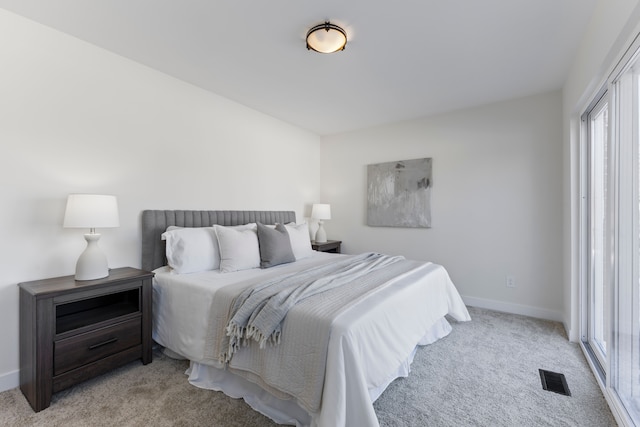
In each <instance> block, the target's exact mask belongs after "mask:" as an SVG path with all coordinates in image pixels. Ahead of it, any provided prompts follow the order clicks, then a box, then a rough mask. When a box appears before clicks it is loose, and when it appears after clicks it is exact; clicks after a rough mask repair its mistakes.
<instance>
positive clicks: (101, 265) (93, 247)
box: [75, 233, 109, 280]
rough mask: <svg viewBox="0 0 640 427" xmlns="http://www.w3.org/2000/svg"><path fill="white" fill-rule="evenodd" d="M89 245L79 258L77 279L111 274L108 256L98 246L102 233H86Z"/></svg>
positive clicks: (88, 278) (96, 277) (100, 277)
mask: <svg viewBox="0 0 640 427" xmlns="http://www.w3.org/2000/svg"><path fill="white" fill-rule="evenodd" d="M84 238H85V240H86V241H87V247H86V248H85V250H84V252H82V254H81V255H80V258H78V262H77V263H76V276H75V279H76V280H95V279H102V278H103V277H107V276H108V275H109V266H108V264H107V257H106V256H105V255H104V253H103V252H102V250H100V247H99V246H98V240H100V234H98V233H93V234H85V235H84Z"/></svg>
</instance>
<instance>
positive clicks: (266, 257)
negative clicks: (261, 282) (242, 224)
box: [258, 223, 296, 268]
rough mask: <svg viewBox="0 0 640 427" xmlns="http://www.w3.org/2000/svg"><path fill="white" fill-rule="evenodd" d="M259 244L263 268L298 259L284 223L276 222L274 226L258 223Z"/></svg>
mask: <svg viewBox="0 0 640 427" xmlns="http://www.w3.org/2000/svg"><path fill="white" fill-rule="evenodd" d="M258 244H259V245H260V267H261V268H269V267H273V266H276V265H280V264H286V263H288V262H294V261H295V260H296V257H295V256H293V251H292V250H291V240H289V233H287V229H286V228H285V226H284V225H282V224H276V225H275V227H273V228H272V227H270V226H268V225H264V224H260V223H258Z"/></svg>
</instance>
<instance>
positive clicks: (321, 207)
mask: <svg viewBox="0 0 640 427" xmlns="http://www.w3.org/2000/svg"><path fill="white" fill-rule="evenodd" d="M311 218H314V219H331V205H329V204H326V203H314V205H313V207H312V208H311Z"/></svg>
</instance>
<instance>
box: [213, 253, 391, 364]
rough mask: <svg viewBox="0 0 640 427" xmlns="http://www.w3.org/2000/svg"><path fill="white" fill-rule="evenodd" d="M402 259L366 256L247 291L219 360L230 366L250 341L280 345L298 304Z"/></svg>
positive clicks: (236, 305) (238, 301) (240, 298)
mask: <svg viewBox="0 0 640 427" xmlns="http://www.w3.org/2000/svg"><path fill="white" fill-rule="evenodd" d="M401 260H404V257H401V256H394V257H392V256H388V255H383V254H377V253H364V254H361V255H355V256H349V257H345V258H344V259H341V260H339V261H337V262H335V263H331V264H327V265H321V266H318V267H314V268H311V269H308V270H305V271H302V272H297V273H293V274H289V275H285V276H280V277H277V278H275V279H272V280H269V281H266V282H264V283H261V284H259V285H257V286H253V287H249V288H247V289H245V290H244V291H243V292H242V293H241V294H240V295H239V296H238V297H237V298H236V299H235V301H234V303H233V306H232V307H231V311H230V316H229V317H230V320H229V322H228V323H227V327H226V335H227V336H226V337H225V338H223V340H228V343H223V344H222V349H223V353H222V354H221V355H220V361H221V362H223V363H229V361H230V360H231V358H232V357H233V355H234V353H235V352H236V351H237V350H238V348H239V346H240V345H242V344H246V342H247V340H251V339H253V340H255V341H257V342H258V343H260V348H264V346H265V345H266V344H267V343H269V344H272V345H277V344H279V343H280V335H281V324H282V320H283V319H284V318H285V316H286V315H287V312H288V311H289V310H290V309H291V308H292V307H293V306H294V305H296V304H297V303H298V302H301V301H303V300H304V299H306V298H309V297H311V296H313V295H316V294H318V293H320V292H325V291H328V290H330V289H334V288H336V287H339V286H342V285H345V284H346V283H349V282H352V281H353V280H354V279H357V278H358V277H361V276H363V275H366V274H369V273H372V272H374V271H376V270H378V269H380V268H384V267H386V266H389V265H391V264H394V263H396V262H398V261H401ZM225 350H226V351H225Z"/></svg>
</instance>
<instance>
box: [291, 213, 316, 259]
mask: <svg viewBox="0 0 640 427" xmlns="http://www.w3.org/2000/svg"><path fill="white" fill-rule="evenodd" d="M285 228H286V229H287V232H288V233H289V239H290V240H291V249H292V250H293V255H294V256H295V257H296V260H298V259H303V258H308V257H310V256H311V255H313V249H311V239H310V238H309V225H308V224H307V223H306V222H303V223H302V224H294V223H290V224H285Z"/></svg>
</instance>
